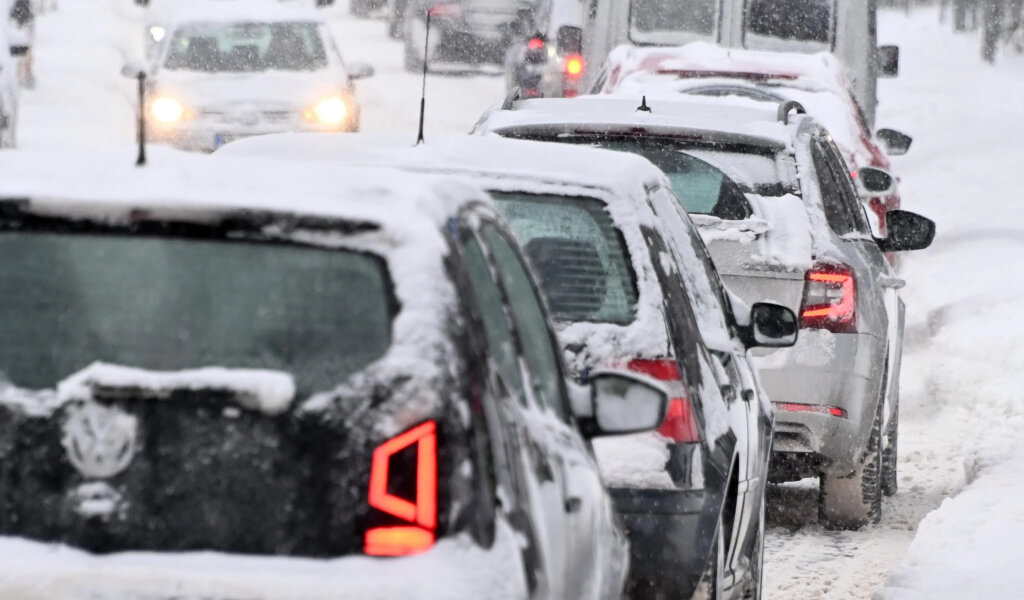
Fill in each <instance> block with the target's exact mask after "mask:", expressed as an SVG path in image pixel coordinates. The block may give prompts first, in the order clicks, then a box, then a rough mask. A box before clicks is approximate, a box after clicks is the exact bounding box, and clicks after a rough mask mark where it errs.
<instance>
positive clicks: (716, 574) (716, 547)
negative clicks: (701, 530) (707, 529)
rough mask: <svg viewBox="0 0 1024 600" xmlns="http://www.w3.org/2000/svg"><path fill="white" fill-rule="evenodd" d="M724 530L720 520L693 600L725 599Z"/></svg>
mask: <svg viewBox="0 0 1024 600" xmlns="http://www.w3.org/2000/svg"><path fill="white" fill-rule="evenodd" d="M724 536H725V528H724V527H722V520H721V518H719V520H718V528H717V530H716V531H715V543H714V544H713V545H712V546H711V552H710V553H709V554H708V563H707V566H705V567H704V574H703V575H701V577H700V583H699V584H698V585H697V591H696V593H694V595H693V597H694V598H704V599H705V600H721V599H722V598H724V597H725V554H724V548H725V539H724Z"/></svg>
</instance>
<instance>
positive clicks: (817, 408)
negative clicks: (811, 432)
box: [775, 402, 846, 419]
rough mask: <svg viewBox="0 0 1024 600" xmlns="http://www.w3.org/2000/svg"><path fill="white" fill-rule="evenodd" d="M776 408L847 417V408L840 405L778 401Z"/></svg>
mask: <svg viewBox="0 0 1024 600" xmlns="http://www.w3.org/2000/svg"><path fill="white" fill-rule="evenodd" d="M775 408H777V409H779V410H784V411H787V412H812V413H819V414H823V415H829V416H832V417H840V418H843V419H845V418H846V409H844V408H839V407H838V406H822V405H820V404H797V403H795V402H776V403H775Z"/></svg>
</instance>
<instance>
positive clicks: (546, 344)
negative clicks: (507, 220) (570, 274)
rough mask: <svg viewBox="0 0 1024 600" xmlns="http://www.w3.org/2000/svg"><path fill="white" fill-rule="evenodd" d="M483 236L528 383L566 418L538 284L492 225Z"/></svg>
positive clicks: (553, 346)
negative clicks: (516, 335)
mask: <svg viewBox="0 0 1024 600" xmlns="http://www.w3.org/2000/svg"><path fill="white" fill-rule="evenodd" d="M483 237H484V241H485V242H486V243H487V245H488V246H489V247H490V249H491V254H492V257H493V258H494V264H495V267H496V269H497V271H498V277H499V278H500V279H501V283H502V285H503V286H504V287H505V292H506V294H507V295H508V302H509V305H510V307H511V309H512V318H513V320H514V321H515V324H516V331H517V332H518V333H519V343H520V344H521V347H522V350H523V355H524V357H525V358H526V364H527V366H528V367H529V369H530V385H531V387H532V390H533V394H534V397H535V398H537V401H538V402H539V403H540V404H541V405H543V406H546V407H547V408H549V409H551V410H552V411H553V412H554V413H555V414H556V415H558V416H559V417H560V418H562V419H563V420H565V419H567V417H568V415H567V410H566V399H565V397H564V395H563V391H564V388H563V387H562V380H561V378H562V370H561V368H560V364H561V363H560V362H559V360H558V349H557V346H556V343H555V340H554V338H553V336H552V335H551V329H550V328H549V325H548V319H547V316H546V313H545V312H544V308H543V305H542V304H541V301H540V298H539V297H538V295H537V294H538V292H537V288H536V286H535V285H534V284H533V280H532V279H531V277H530V275H529V273H528V271H527V270H526V266H525V264H524V263H523V261H522V259H521V258H520V256H519V253H517V252H516V251H515V250H514V249H513V247H512V245H511V244H510V243H509V241H508V240H507V239H506V238H505V236H504V235H502V234H501V233H499V232H498V230H497V229H495V228H494V227H493V226H485V227H484V228H483Z"/></svg>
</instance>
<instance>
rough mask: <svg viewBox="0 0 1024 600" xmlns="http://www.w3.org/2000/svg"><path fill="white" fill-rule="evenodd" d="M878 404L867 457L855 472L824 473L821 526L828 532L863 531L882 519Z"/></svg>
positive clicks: (881, 407) (820, 510)
mask: <svg viewBox="0 0 1024 600" xmlns="http://www.w3.org/2000/svg"><path fill="white" fill-rule="evenodd" d="M883 408H884V403H881V402H880V403H879V406H878V410H877V411H876V413H875V420H874V423H873V424H872V427H871V435H870V436H869V437H868V445H867V448H866V449H865V450H864V456H863V457H862V458H861V460H860V464H859V465H857V468H856V469H854V471H853V473H850V474H848V475H845V476H836V475H832V474H828V473H822V474H821V478H820V479H821V484H820V487H819V490H818V523H820V524H821V525H822V527H824V528H825V529H828V530H852V529H860V528H861V527H863V526H865V525H867V524H869V523H878V522H880V521H881V520H882V452H881V442H882V409H883Z"/></svg>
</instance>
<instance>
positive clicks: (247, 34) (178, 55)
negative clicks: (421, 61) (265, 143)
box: [125, 0, 373, 151]
mask: <svg viewBox="0 0 1024 600" xmlns="http://www.w3.org/2000/svg"><path fill="white" fill-rule="evenodd" d="M372 74H373V68H372V67H370V66H369V65H352V66H346V65H345V63H344V61H343V60H342V58H341V53H340V52H339V51H338V48H337V46H336V45H335V43H334V40H333V39H332V37H331V35H330V32H329V31H328V29H327V27H326V26H325V24H324V22H323V21H322V20H321V19H320V18H319V17H318V16H317V15H316V13H315V11H313V10H312V9H311V8H307V7H299V6H296V5H289V4H279V3H277V2H270V1H268V2H242V1H240V0H227V1H224V2H205V3H198V2H197V3H194V4H191V5H189V9H188V10H187V11H182V13H179V15H178V16H177V17H176V18H175V20H174V21H173V22H172V23H169V24H168V29H167V33H166V39H165V41H164V42H163V43H161V44H160V45H159V47H158V49H157V52H156V54H155V56H154V57H153V60H152V62H151V63H150V65H149V66H148V67H143V66H140V65H128V66H127V67H125V75H129V76H132V77H135V76H139V75H144V76H146V77H147V78H148V82H147V87H146V91H147V94H146V96H147V97H146V102H145V117H146V123H147V126H146V133H147V137H148V138H149V139H150V140H152V141H155V142H165V143H169V144H171V145H174V146H177V147H179V148H182V149H186V150H200V151H212V150H215V149H217V148H218V147H220V146H221V145H223V144H225V143H227V142H229V141H231V140H233V139H238V138H242V137H248V136H252V135H260V134H265V133H281V132H291V131H318V132H337V131H356V130H358V129H359V113H360V110H359V104H358V102H357V101H356V96H355V87H354V86H353V84H352V81H353V80H355V79H359V78H363V77H369V76H370V75H372Z"/></svg>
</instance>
